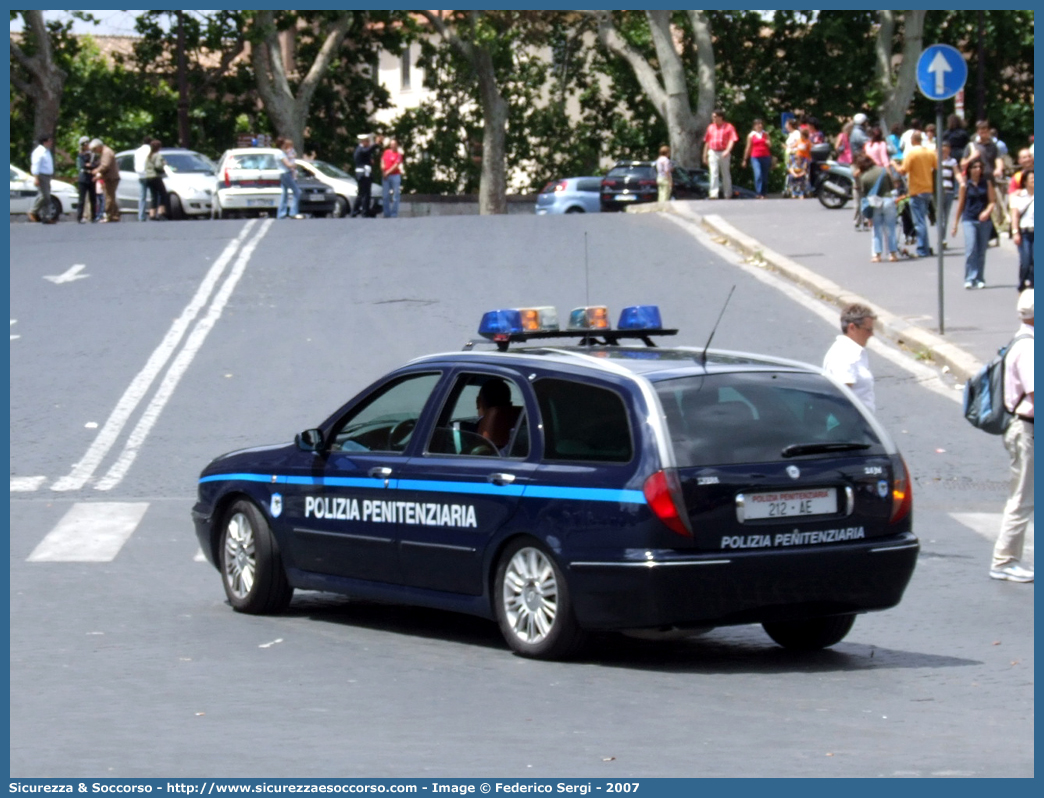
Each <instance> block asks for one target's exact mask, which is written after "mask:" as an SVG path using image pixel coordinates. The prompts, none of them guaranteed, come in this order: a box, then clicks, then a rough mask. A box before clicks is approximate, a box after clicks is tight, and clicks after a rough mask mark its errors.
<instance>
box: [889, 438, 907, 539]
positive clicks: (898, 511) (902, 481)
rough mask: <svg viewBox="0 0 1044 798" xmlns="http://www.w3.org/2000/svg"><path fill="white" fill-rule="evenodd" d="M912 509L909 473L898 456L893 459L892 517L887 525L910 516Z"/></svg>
mask: <svg viewBox="0 0 1044 798" xmlns="http://www.w3.org/2000/svg"><path fill="white" fill-rule="evenodd" d="M912 507H913V485H911V483H910V472H909V471H907V470H906V463H905V462H903V458H902V457H900V456H899V455H896V457H895V466H894V478H893V479H892V516H891V518H889V519H888V523H890V524H894V523H896V522H897V521H902V520H903V519H904V518H906V516H908V515H909V514H910V510H911V508H912Z"/></svg>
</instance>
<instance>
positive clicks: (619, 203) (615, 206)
mask: <svg viewBox="0 0 1044 798" xmlns="http://www.w3.org/2000/svg"><path fill="white" fill-rule="evenodd" d="M620 196H621V195H619V194H613V195H611V196H606V195H605V194H603V195H602V198H601V199H600V200H599V202H600V203H601V206H602V210H603V211H619V210H623V209H624V208H626V207H627V206H628V205H641V204H642V203H643V202H656V192H653V193H652V194H626V195H622V196H628V197H633V199H626V200H622V199H620Z"/></svg>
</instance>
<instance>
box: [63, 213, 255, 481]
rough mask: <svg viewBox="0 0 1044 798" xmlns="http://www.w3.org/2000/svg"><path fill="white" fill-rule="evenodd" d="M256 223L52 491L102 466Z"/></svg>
mask: <svg viewBox="0 0 1044 798" xmlns="http://www.w3.org/2000/svg"><path fill="white" fill-rule="evenodd" d="M255 222H256V220H255V219H251V220H250V221H248V222H247V223H246V224H245V225H243V229H242V230H240V232H239V235H238V236H236V238H235V239H234V240H233V241H231V242H230V243H229V244H228V246H226V247H225V249H224V251H223V252H222V253H221V255H220V256H219V257H218V259H217V260H216V261H214V265H213V266H211V267H210V270H209V271H208V272H207V274H206V276H205V277H204V278H203V282H202V283H200V286H199V289H198V290H197V291H196V295H195V296H194V297H192V301H191V302H189V303H188V305H186V306H185V309H184V310H183V311H182V312H181V315H180V316H179V317H178V318H177V319H175V321H174V324H172V325H171V328H170V329H169V330H168V331H167V334H166V336H164V338H163V340H162V341H161V342H160V345H159V346H158V347H156V350H155V351H154V352H153V353H152V355H151V356H150V357H149V360H148V362H147V363H146V364H145V367H144V368H143V369H142V370H141V371H140V372H138V374H137V376H135V378H134V379H133V380H132V381H131V384H130V385H129V386H128V387H127V390H126V391H125V392H124V394H123V396H122V397H121V398H120V401H119V402H118V403H117V404H116V407H115V408H113V411H112V414H111V415H110V416H109V418H108V420H107V421H106V422H105V426H104V427H102V429H101V432H99V433H98V437H97V438H95V439H94V442H93V443H92V444H91V445H90V447H89V448H88V449H87V453H86V454H84V456H83V459H81V460H80V461H79V462H78V463H77V464H76V465H75V466H73V469H72V471H71V472H70V473H68V474H67V475H65V476H64V477H62V478H60V479H58V480H57V481H56V482H55V483H54V484H53V485H51V490H61V491H64V490H79V489H80V488H82V487H83V486H84V485H85V484H86V482H87V480H89V479H90V478H91V477H92V476H93V475H94V472H95V470H97V468H98V466H99V465H101V461H102V460H103V459H104V458H105V456H106V455H107V454H108V453H109V450H110V449H111V448H112V447H113V445H114V444H115V443H116V439H117V438H118V437H119V436H120V433H121V432H122V431H123V428H124V426H126V424H127V422H128V420H129V419H130V416H131V414H132V413H133V412H134V410H135V409H136V408H137V406H138V404H139V403H140V402H141V401H142V399H144V398H145V394H146V393H147V392H148V390H149V388H150V387H151V385H152V383H153V381H154V380H155V379H156V377H157V375H158V374H159V373H160V371H161V370H162V369H163V367H164V366H165V365H166V364H167V361H168V360H169V359H170V357H171V355H173V353H174V350H175V349H176V348H177V346H178V343H179V342H180V341H181V338H182V336H184V335H185V331H186V330H188V328H189V325H190V324H192V322H193V321H194V320H195V318H196V316H198V315H199V312H200V311H201V310H202V309H203V306H204V305H205V304H206V303H207V301H208V300H209V299H210V295H211V293H212V292H213V291H214V286H216V285H217V282H218V279H219V278H220V277H221V273H222V272H223V271H224V270H225V266H227V265H228V263H229V262H230V261H231V260H232V256H233V255H235V254H236V250H238V249H239V247H240V245H241V244H242V243H243V241H244V239H245V238H246V236H247V234H248V233H249V232H250V230H251V228H252V227H253V226H254V224H255Z"/></svg>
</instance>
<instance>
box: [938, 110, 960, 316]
mask: <svg viewBox="0 0 1044 798" xmlns="http://www.w3.org/2000/svg"><path fill="white" fill-rule="evenodd" d="M942 131H943V104H942V103H941V102H939V103H936V104H935V235H936V242H935V244H936V246H937V247H939V335H945V334H946V321H945V319H944V317H943V271H944V270H943V245H944V243H945V241H946V221H945V220H944V219H943V178H942V162H943V158H942ZM954 179H956V175H955V176H954Z"/></svg>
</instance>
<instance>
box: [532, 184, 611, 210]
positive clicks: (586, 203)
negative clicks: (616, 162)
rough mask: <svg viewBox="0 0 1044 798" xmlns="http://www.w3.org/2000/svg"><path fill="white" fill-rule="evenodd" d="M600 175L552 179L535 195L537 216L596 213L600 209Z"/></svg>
mask: <svg viewBox="0 0 1044 798" xmlns="http://www.w3.org/2000/svg"><path fill="white" fill-rule="evenodd" d="M601 190H602V178H600V177H566V178H563V179H561V180H552V181H551V182H550V183H548V184H547V185H546V186H544V188H543V190H542V191H541V192H540V193H539V194H538V195H537V201H536V212H537V216H545V215H547V214H549V213H598V212H599V211H601V209H602V208H601V203H600V201H599V192H600V191H601Z"/></svg>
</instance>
